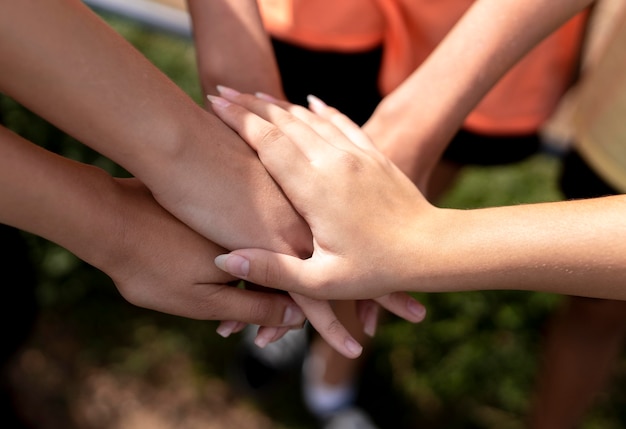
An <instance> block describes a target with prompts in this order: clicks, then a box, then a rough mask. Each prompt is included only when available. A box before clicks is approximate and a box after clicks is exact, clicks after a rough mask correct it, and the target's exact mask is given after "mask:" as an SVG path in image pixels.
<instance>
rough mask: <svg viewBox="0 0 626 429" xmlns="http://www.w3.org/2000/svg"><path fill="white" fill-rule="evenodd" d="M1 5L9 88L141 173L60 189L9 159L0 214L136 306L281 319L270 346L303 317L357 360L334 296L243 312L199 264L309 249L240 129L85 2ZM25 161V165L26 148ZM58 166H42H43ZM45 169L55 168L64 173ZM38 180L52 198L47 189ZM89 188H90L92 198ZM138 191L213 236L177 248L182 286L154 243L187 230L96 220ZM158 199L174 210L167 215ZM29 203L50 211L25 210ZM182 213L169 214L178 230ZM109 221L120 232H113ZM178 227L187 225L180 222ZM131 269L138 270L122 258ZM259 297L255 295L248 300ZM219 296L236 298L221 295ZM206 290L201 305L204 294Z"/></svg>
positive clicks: (267, 299)
mask: <svg viewBox="0 0 626 429" xmlns="http://www.w3.org/2000/svg"><path fill="white" fill-rule="evenodd" d="M0 8H2V10H3V13H2V14H1V16H0V57H2V58H3V59H4V61H3V66H2V67H1V68H0V91H2V92H3V93H4V94H6V95H7V96H10V97H12V98H13V99H15V100H16V101H17V102H19V103H21V104H22V105H24V106H25V107H27V108H28V109H30V110H31V111H33V112H35V113H36V114H38V115H40V116H41V117H43V118H45V119H46V120H48V121H49V122H50V123H52V124H54V125H56V126H57V127H59V128H60V129H62V130H64V131H65V132H67V133H68V134H70V135H72V136H73V137H75V138H76V139H77V140H79V141H81V142H83V143H84V144H85V145H87V146H89V147H91V148H92V149H94V150H96V151H97V152H99V153H100V154H102V155H104V156H106V157H108V158H110V159H111V160H113V161H115V162H116V163H118V164H119V165H121V166H122V167H124V168H125V169H126V170H127V171H129V172H130V173H131V174H132V175H133V176H134V177H135V181H132V182H124V181H119V180H113V179H109V180H104V179H102V176H101V174H93V177H100V180H87V178H86V180H85V182H84V184H83V187H81V186H80V185H81V184H80V183H72V185H74V186H70V187H68V188H64V187H63V186H62V185H63V184H67V182H69V181H70V180H69V179H65V180H64V181H63V182H58V183H56V184H57V186H52V184H50V187H46V186H43V187H42V186H41V185H42V183H43V182H45V179H43V178H41V179H40V181H35V180H28V181H24V180H21V179H20V178H23V177H24V176H23V175H17V173H16V172H15V171H14V169H13V168H9V167H14V166H13V165H8V166H7V169H6V170H3V171H2V172H1V173H0V175H1V176H2V179H1V180H2V181H3V182H5V183H6V184H7V186H5V187H3V188H2V189H3V190H2V196H1V197H0V198H3V199H6V201H7V204H3V205H2V218H3V221H4V222H6V223H7V224H9V225H13V226H16V227H19V228H22V229H24V230H26V231H30V232H33V233H36V234H40V235H41V236H43V237H45V238H48V239H50V240H52V241H55V242H57V243H59V244H61V245H63V246H67V247H68V249H70V250H71V251H73V252H74V253H75V254H76V255H78V256H79V257H82V258H85V260H87V261H88V262H90V263H93V264H94V265H95V266H97V267H101V269H103V271H104V272H106V273H107V274H109V275H110V276H111V278H112V279H113V280H114V281H115V282H116V285H117V286H118V288H119V289H120V292H121V293H122V295H123V296H124V297H126V298H127V299H129V300H130V301H131V302H134V303H137V304H138V305H145V306H147V307H149V308H154V309H158V310H159V311H164V312H170V313H173V314H180V315H185V316H189V317H201V318H206V319H215V318H216V317H217V316H219V317H217V320H229V321H230V322H228V323H227V324H226V325H222V326H220V327H219V328H218V331H219V332H220V333H221V334H222V335H225V336H227V335H228V334H230V333H231V332H236V331H237V330H240V329H241V328H242V327H243V326H245V323H248V322H250V321H251V320H255V321H256V322H257V323H259V324H261V325H269V326H274V327H276V326H281V327H282V330H280V331H277V332H274V333H273V335H271V336H270V335H266V336H265V337H262V338H263V339H262V341H261V342H266V341H272V340H275V339H277V338H279V337H280V335H281V333H284V332H285V331H286V329H288V328H290V327H294V326H295V327H298V326H301V325H302V321H303V317H302V313H304V315H305V316H306V317H307V318H308V319H309V320H310V321H311V323H312V325H313V326H314V327H316V329H318V330H319V331H320V332H321V333H322V335H323V336H324V337H325V338H326V339H327V341H329V343H330V344H333V346H334V347H336V348H337V349H338V350H339V351H340V352H341V353H343V354H345V355H346V356H349V357H355V356H358V355H359V354H360V351H361V346H360V345H359V344H358V343H357V342H356V341H355V340H354V338H353V337H352V336H351V335H350V334H349V333H348V331H347V330H346V329H345V327H344V326H343V325H342V324H341V323H340V322H338V320H337V318H336V316H335V314H334V312H333V309H332V306H331V303H330V302H327V301H317V300H314V299H311V298H309V297H305V296H300V295H297V294H291V296H290V297H291V299H289V297H287V296H285V295H282V294H277V293H275V292H273V291H272V292H270V291H267V290H266V291H265V295H263V299H262V300H260V301H259V304H257V306H256V307H255V306H254V305H252V304H251V303H250V301H247V302H248V304H247V305H244V306H243V308H239V300H238V295H243V293H242V292H239V291H237V290H236V289H235V288H232V287H228V288H226V285H225V283H224V282H226V281H228V280H229V278H228V277H224V274H223V273H222V272H221V271H220V270H218V269H216V267H214V266H212V265H211V264H210V263H207V267H205V268H203V269H201V270H200V269H199V266H198V261H199V260H204V258H206V257H208V258H209V259H210V258H211V257H212V256H213V255H214V254H215V253H216V252H217V249H220V248H222V247H223V248H226V249H232V248H236V247H241V246H250V245H253V246H260V247H263V248H266V249H272V250H275V251H280V252H286V253H288V254H292V255H294V256H296V255H298V256H306V255H308V254H310V252H311V249H312V247H311V246H312V244H311V243H312V241H311V232H310V229H309V228H308V226H307V225H306V223H305V222H304V221H303V219H302V218H301V216H299V215H298V213H297V212H296V211H295V210H294V208H293V207H292V205H291V204H290V202H289V201H288V200H287V199H286V198H285V196H284V194H283V193H282V192H281V190H280V189H279V187H278V186H277V185H276V183H275V182H274V181H273V180H272V179H271V177H270V176H269V175H268V174H267V171H266V170H265V168H264V167H263V166H262V165H261V164H260V163H259V160H258V158H257V156H256V155H255V153H254V151H252V150H251V149H250V148H249V147H248V146H247V145H246V144H245V142H243V141H242V140H241V138H240V137H239V136H238V135H237V134H236V133H235V132H233V131H232V130H231V129H230V128H228V127H227V126H226V125H225V124H223V123H222V122H221V121H220V120H219V119H218V118H216V117H215V116H214V115H213V114H211V113H209V112H207V111H206V110H204V109H202V108H201V106H198V105H196V104H195V103H194V102H193V100H192V99H191V98H189V96H188V95H187V94H185V93H184V92H183V91H182V90H180V89H179V88H178V87H176V85H175V84H174V83H173V82H172V81H170V80H169V79H168V78H167V77H166V76H165V75H164V74H163V73H161V72H160V71H159V70H158V69H156V68H155V67H154V66H153V65H152V64H151V63H150V62H149V61H148V60H147V59H146V58H145V57H143V56H142V55H141V54H140V53H139V52H138V51H136V50H135V49H134V48H133V47H132V46H131V45H130V44H128V43H127V42H126V41H125V40H124V39H123V38H122V37H121V36H119V35H118V34H117V33H116V32H114V31H113V30H112V29H111V28H110V27H109V26H108V25H106V23H104V21H102V20H101V19H100V18H99V17H98V16H97V15H96V14H94V13H93V12H92V11H91V10H90V9H89V8H88V7H87V6H85V5H84V4H83V2H81V1H79V0H59V1H55V2H41V1H36V0H24V1H20V2H13V1H10V0H2V1H0ZM41 17H45V19H42V18H41ZM3 135H4V136H5V137H4V138H3V144H6V145H7V147H6V148H3V150H4V149H7V150H9V146H8V145H9V144H10V143H8V142H10V141H12V140H13V139H14V137H13V136H11V135H9V134H5V133H3ZM20 159H21V160H22V161H24V162H28V161H29V160H30V158H29V157H27V156H25V157H23V158H20ZM57 162H58V161H56V160H55V161H54V162H53V161H46V162H44V163H42V165H46V166H47V164H48V163H50V164H51V165H52V164H55V165H56V163H57ZM20 165H22V164H20ZM20 168H21V167H20ZM24 168H26V167H24ZM42 171H45V172H49V171H56V167H54V168H53V167H52V166H50V167H49V168H44V169H43V170H42ZM71 171H74V169H71ZM82 171H86V170H80V173H79V170H78V169H76V172H77V175H76V177H75V179H74V180H76V181H77V182H78V181H80V180H81V179H82V177H83V174H84V173H82ZM91 171H93V170H91ZM87 176H88V177H92V174H87ZM32 177H38V176H37V175H35V174H33V175H32ZM107 182H108V185H107V186H104V185H106V184H107ZM113 184H115V185H116V186H113ZM38 186H39V187H41V189H42V190H43V189H47V190H48V191H49V193H47V194H43V193H42V192H41V191H40V190H38ZM76 187H78V189H77V188H76ZM68 189H73V190H75V194H71V195H67V194H68ZM89 191H91V192H92V193H94V194H95V195H93V196H91V195H89ZM42 195H43V196H42ZM131 195H136V198H137V200H138V201H137V203H136V205H134V206H133V205H132V204H130V205H129V206H128V207H135V208H137V209H138V210H146V211H147V212H146V213H149V212H151V211H152V212H153V213H154V215H155V216H157V215H158V216H160V217H161V218H162V221H163V222H165V219H166V218H167V216H173V217H174V218H175V219H177V221H178V222H182V224H183V225H184V226H185V228H189V229H190V230H191V231H195V233H197V234H199V235H200V236H202V237H204V238H205V239H208V240H209V241H208V242H206V243H204V244H203V246H204V247H202V246H199V245H198V246H197V247H195V248H194V249H189V250H187V251H186V252H183V253H181V254H182V255H186V254H189V253H194V255H195V256H194V258H193V261H190V262H188V265H187V264H185V265H183V266H181V267H177V268H176V269H183V267H188V269H189V270H190V271H189V272H188V273H186V275H185V276H182V277H181V280H180V281H176V278H174V277H173V276H172V274H173V273H174V271H169V270H164V268H165V267H167V266H168V264H165V263H164V264H157V263H156V262H157V261H158V260H159V258H163V259H166V258H165V257H166V256H168V255H170V256H172V254H171V253H170V252H165V253H161V254H157V253H156V250H157V248H161V249H163V248H165V247H167V246H166V242H165V241H167V242H169V243H170V244H169V245H170V246H172V248H173V249H179V248H180V247H181V243H182V242H177V241H178V240H180V238H179V236H177V235H176V234H173V233H172V234H167V235H165V234H163V237H161V238H160V239H162V240H163V242H162V243H160V245H159V247H151V245H153V244H155V243H153V242H152V241H151V240H157V239H156V238H153V237H154V236H157V235H160V234H161V233H162V231H161V229H160V228H161V225H160V222H157V221H156V218H155V221H154V222H152V223H148V222H146V225H145V226H144V225H142V227H143V228H140V229H139V230H138V231H143V234H141V235H139V234H138V235H137V237H136V238H135V239H132V240H131V238H132V236H130V235H129V231H131V230H132V228H134V227H136V225H135V224H136V223H137V222H139V221H141V220H142V218H139V219H138V218H137V217H138V216H140V213H142V212H141V211H139V212H136V213H134V216H132V215H129V213H128V212H127V211H117V210H115V211H114V210H112V211H111V212H110V213H109V214H110V219H104V218H102V217H100V216H96V214H97V207H98V206H99V204H101V201H102V200H111V201H116V199H117V198H120V197H121V196H125V198H126V199H130V196H131ZM96 197H98V198H96ZM67 199H71V201H66V200H67ZM118 201H119V200H118ZM9 202H11V203H14V204H9ZM155 204H158V205H159V206H160V207H162V208H163V209H164V210H166V211H167V213H169V214H167V216H166V212H163V211H161V212H159V211H158V210H157V208H156V207H154V205H155ZM75 207H80V208H82V209H84V210H86V211H87V212H88V215H86V216H81V217H78V216H77V214H78V213H80V212H76V213H73V212H71V210H70V209H72V208H75ZM26 208H30V209H31V210H34V211H35V212H37V213H39V214H41V216H34V215H33V214H32V213H27V212H25V210H26ZM35 208H36V209H35ZM118 208H119V207H118ZM159 210H161V209H159ZM49 214H54V215H55V218H56V219H57V224H56V229H54V230H52V229H50V228H48V227H46V226H45V225H44V224H45V223H46V222H47V216H48V215H49ZM225 214H226V215H225ZM146 216H147V215H146ZM174 218H167V220H168V222H170V225H171V227H172V228H173V229H175V228H174V224H175V222H174ZM101 222H102V224H101ZM107 222H109V223H113V224H114V225H113V226H114V227H115V228H114V229H111V226H108V225H107ZM95 228H102V229H103V231H107V230H112V231H120V232H118V233H117V234H112V235H111V236H110V237H114V238H117V239H118V240H122V241H121V242H120V243H118V246H125V248H126V251H127V252H129V254H130V255H133V256H134V259H131V258H128V259H118V258H116V257H115V255H114V254H115V253H117V252H118V251H119V250H118V249H117V248H116V247H114V246H112V245H111V243H110V240H108V241H106V242H105V243H103V244H102V245H94V243H100V242H98V241H94V240H93V239H92V238H91V236H89V235H87V234H86V233H85V231H87V230H90V229H95ZM176 228H180V229H184V228H183V227H182V226H181V225H177V226H176ZM122 232H123V233H122ZM186 234H187V235H190V232H189V231H186ZM143 237H151V238H150V240H148V239H146V238H143ZM196 240H197V239H196ZM157 241H158V240H157ZM133 246H135V248H133ZM200 254H201V256H200ZM190 256H191V255H190ZM141 258H145V261H146V262H145V267H146V269H147V268H151V269H152V271H151V272H145V273H137V272H135V271H134V266H135V260H138V259H139V260H141ZM179 258H180V257H178V258H176V257H173V258H172V259H171V260H172V261H176V260H178V259H179ZM91 261H93V262H91ZM163 262H165V261H163ZM192 262H193V263H192ZM129 263H130V264H132V265H133V267H129V266H121V265H124V264H129ZM157 278H162V280H161V281H162V282H161V286H160V288H159V292H158V293H155V295H154V296H153V297H150V294H151V293H152V292H153V291H152V289H151V288H152V284H153V281H150V280H149V279H153V280H154V279H157ZM181 282H183V283H184V284H204V285H206V286H207V287H205V288H203V289H206V290H203V291H202V292H199V291H196V292H193V293H190V291H189V290H187V289H186V288H181V287H180V284H181ZM225 291H228V293H225ZM260 294H261V292H254V293H253V294H250V295H249V297H250V299H252V298H254V297H259V296H261V295H260ZM222 295H229V296H230V298H229V299H225V300H223V301H222V300H220V299H219V298H220V296H222ZM402 296H403V297H404V298H403V299H398V300H396V301H394V302H399V303H400V305H401V306H400V307H399V308H398V309H397V311H398V312H399V313H401V314H409V315H410V313H409V311H408V310H407V307H406V302H407V301H408V300H410V299H411V298H410V297H409V296H408V295H406V294H403V295H402ZM202 298H204V299H203V300H202V302H203V304H204V305H202V304H199V303H198V301H196V299H202ZM207 300H208V301H207ZM294 302H295V303H296V304H297V305H298V306H299V307H300V308H301V310H302V311H301V312H298V311H295V313H294V312H292V311H291V310H290V312H289V314H288V312H287V311H286V309H288V308H289V309H294ZM198 307H201V308H200V309H199V308H198ZM290 314H291V315H290ZM293 314H296V316H293ZM229 315H230V316H229ZM412 320H415V318H413V319H412Z"/></svg>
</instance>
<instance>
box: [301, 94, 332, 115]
mask: <svg viewBox="0 0 626 429" xmlns="http://www.w3.org/2000/svg"><path fill="white" fill-rule="evenodd" d="M306 101H307V102H308V103H309V109H311V111H313V112H315V113H318V112H320V111H321V110H323V109H324V108H326V107H328V106H327V105H326V103H324V102H323V101H322V100H320V99H319V98H317V97H316V96H314V95H312V94H309V95H307V96H306Z"/></svg>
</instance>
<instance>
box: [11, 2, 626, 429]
mask: <svg viewBox="0 0 626 429" xmlns="http://www.w3.org/2000/svg"><path fill="white" fill-rule="evenodd" d="M87 3H90V2H87ZM105 3H106V2H98V1H94V2H93V3H92V4H91V5H92V6H93V7H94V9H95V10H96V11H97V12H98V13H99V14H101V16H102V17H103V18H104V19H105V20H106V21H108V22H109V23H110V24H111V25H112V26H113V27H114V29H115V30H116V31H118V32H119V33H120V34H121V35H123V36H124V37H125V38H126V39H127V40H129V41H130V42H131V43H132V44H133V45H134V46H136V47H137V49H139V50H140V51H141V52H142V53H144V54H145V55H146V56H147V57H148V58H149V59H150V60H151V61H152V62H153V63H154V64H155V65H156V66H157V67H158V68H159V69H161V70H162V71H163V72H164V73H165V74H167V75H168V76H169V77H170V78H171V79H172V80H174V81H175V82H176V83H177V84H178V85H179V86H180V87H181V88H183V90H185V91H186V92H187V93H188V94H189V96H190V97H192V98H193V99H194V100H195V101H196V102H198V103H199V104H201V99H202V94H201V91H200V87H199V83H198V78H197V73H196V65H195V56H194V49H193V44H192V42H191V39H190V37H189V34H188V33H187V32H186V30H185V28H186V27H185V17H184V16H181V15H177V13H178V12H177V13H175V14H174V15H176V16H177V18H175V19H174V20H173V21H171V20H167V22H164V21H159V19H160V18H159V16H160V15H158V13H157V15H152V17H151V18H150V19H148V20H144V18H145V17H146V15H142V14H141V13H139V14H133V13H129V14H126V16H124V14H121V13H120V12H121V10H120V9H114V8H109V9H107V8H106V7H104V6H105ZM115 3H118V4H119V3H120V2H111V4H115ZM121 3H124V2H121ZM127 3H129V4H130V3H134V2H127ZM165 3H168V2H165ZM169 3H172V4H174V3H180V2H176V1H174V2H169ZM181 19H182V20H181ZM155 20H156V21H155ZM170 25H171V26H170ZM0 103H1V104H0V109H1V112H2V115H3V117H4V121H5V124H6V125H7V126H8V127H9V128H11V129H13V130H14V131H16V132H18V133H19V134H21V135H23V136H25V137H27V138H28V139H30V140H31V141H33V142H35V143H37V144H40V145H42V146H44V147H46V148H48V149H50V150H52V151H55V152H57V153H60V154H63V155H65V156H68V157H71V158H74V159H77V160H80V161H83V162H86V163H92V164H95V165H98V166H100V167H102V168H104V169H106V170H108V171H110V172H111V173H112V174H114V175H118V176H123V175H126V172H125V171H124V170H123V169H121V168H120V167H119V166H117V165H115V164H114V163H112V162H111V161H110V160H108V159H106V158H103V157H101V156H99V155H98V154H96V153H94V152H93V151H91V150H90V149H88V148H86V147H85V146H83V145H82V144H80V143H79V142H76V141H74V140H73V139H72V138H70V137H68V136H66V135H65V134H63V133H62V132H61V131H59V130H58V129H56V128H54V127H53V126H51V125H50V124H48V123H46V122H45V121H43V120H41V119H40V118H38V117H37V116H35V115H33V114H31V113H30V112H29V111H27V110H26V109H24V108H23V107H21V106H20V105H18V104H16V103H15V102H13V101H12V100H11V99H8V98H6V97H2V98H0ZM558 154H559V151H558V148H554V147H553V148H552V149H551V150H547V151H546V152H545V153H544V154H541V155H538V156H535V157H533V158H532V159H530V160H528V161H527V162H523V163H520V164H516V165H513V166H508V167H490V168H467V169H466V170H465V171H464V173H463V176H462V179H461V181H460V182H459V183H458V185H457V186H456V187H455V188H454V189H453V190H452V191H451V192H450V193H449V194H448V195H447V197H446V199H445V201H444V205H446V206H449V207H457V208H476V207H484V206H492V205H508V204H519V203H532V202H540V201H554V200H558V199H560V198H561V195H560V194H559V192H558V190H557V187H556V177H557V175H558V171H559V158H558ZM25 236H26V238H27V240H28V244H29V249H28V251H29V252H30V253H31V255H32V258H33V260H34V261H35V265H36V267H37V269H38V272H37V275H38V284H37V287H36V289H35V291H34V294H35V296H34V298H35V301H33V302H36V305H37V308H36V310H37V319H36V321H35V324H34V325H33V326H32V330H31V331H30V332H29V337H28V339H27V341H26V342H25V343H24V344H23V347H22V349H21V350H20V352H19V353H18V354H17V355H16V356H15V359H14V361H13V362H11V365H10V373H9V384H10V387H11V392H10V393H11V397H10V398H9V400H12V401H14V402H13V405H12V406H13V407H14V408H15V409H16V410H18V411H19V413H20V414H21V415H22V416H23V417H24V420H25V422H26V423H27V424H28V425H29V427H32V428H41V429H57V428H63V429H104V428H107V429H131V428H132V429H135V428H137V429H139V428H141V429H146V428H149V429H161V428H163V429H173V428H177V429H195V428H216V429H218V428H228V429H232V428H247V429H255V428H258V429H266V428H267V429H270V428H272V429H273V428H276V429H280V428H294V429H313V428H315V427H316V425H315V421H314V420H313V418H312V417H311V416H310V415H309V414H308V413H307V411H306V410H305V408H304V406H303V404H302V403H301V400H300V390H299V389H300V387H299V377H300V374H299V372H294V373H293V374H286V375H284V376H282V378H281V379H280V380H277V382H276V383H273V385H272V386H271V388H268V389H265V390H262V391H256V392H255V391H250V390H245V389H242V388H241V386H238V385H237V383H236V382H235V380H236V377H234V376H233V374H234V372H235V370H236V368H235V364H236V359H235V356H236V353H237V347H238V345H239V343H240V340H241V337H240V335H234V336H232V337H231V338H229V339H223V338H221V337H220V336H218V335H217V334H216V333H215V328H216V327H217V323H216V322H202V321H193V320H186V319H183V318H179V317H174V316H168V315H165V314H161V313H157V312H153V311H149V310H144V309H141V308H137V307H135V306H132V305H130V304H128V303H127V302H126V301H125V300H124V299H123V298H122V297H121V296H120V295H119V293H118V292H117V290H116V289H115V287H114V285H113V283H112V282H111V280H110V279H109V278H108V277H107V276H105V275H104V274H103V273H101V272H100V271H98V270H96V269H94V268H93V267H91V266H89V265H86V264H85V263H82V262H81V261H79V260H78V259H77V258H75V257H74V256H73V255H72V254H70V253H68V252H67V251H65V250H64V249H61V248H59V247H58V246H56V245H54V244H52V243H49V242H47V241H45V240H42V239H39V238H37V237H33V236H30V235H27V234H25ZM8 256H10V255H3V258H7V257H8ZM23 295H27V294H23ZM416 296H417V297H418V299H420V300H421V301H422V302H423V303H424V304H425V305H426V306H427V308H428V316H427V318H426V320H425V321H424V322H423V323H421V324H419V325H417V326H413V325H410V324H408V323H405V322H403V321H401V320H399V319H397V318H395V317H393V316H389V317H388V318H387V319H386V321H385V323H384V324H383V325H382V326H381V328H380V330H379V332H378V334H377V336H376V338H375V341H374V352H373V353H371V355H370V358H369V359H368V361H367V363H366V365H367V368H366V370H365V371H364V372H363V374H364V375H365V378H364V379H363V381H362V398H360V402H361V403H362V404H363V406H364V407H365V408H367V409H368V411H369V412H370V413H371V414H372V416H373V417H374V418H375V419H376V421H377V423H378V424H379V425H380V426H381V427H383V428H400V429H402V428H417V427H420V428H429V429H440V428H445V429H455V428H463V429H467V428H476V429H479V428H480V429H491V428H494V429H495V428H498V429H507V428H511V429H517V428H520V429H521V428H523V423H524V415H525V412H526V410H527V408H528V406H529V402H530V399H531V398H530V395H531V390H532V387H533V385H534V382H535V379H534V374H535V369H536V366H537V364H538V359H540V355H539V351H540V345H541V341H542V329H543V327H544V324H545V322H546V320H547V318H548V317H549V316H550V314H551V312H552V311H553V310H554V309H555V308H556V307H557V306H558V304H559V302H560V299H561V298H560V297H559V296H556V295H551V294H540V293H527V292H501V291H492V292H471V293H454V294H430V295H426V294H417V295H416ZM29 299H30V298H29V297H28V296H20V297H17V298H13V297H11V296H9V294H7V295H6V296H5V298H4V299H3V301H4V306H5V309H4V312H3V318H4V319H3V323H4V324H5V329H6V330H7V331H11V332H14V333H18V332H19V331H20V330H23V329H24V330H25V329H26V328H28V326H29V325H27V324H25V325H23V324H21V323H20V320H19V318H20V317H21V316H23V317H24V318H25V319H27V316H28V314H29V311H30V310H35V309H33V308H32V307H28V303H29V302H31V301H29ZM20 300H23V301H24V302H25V303H26V305H27V307H25V308H29V309H30V310H22V308H23V306H21V302H20ZM9 312H12V315H11V316H10V315H9ZM15 312H18V313H19V314H18V317H17V319H16V316H15ZM9 316H10V317H9ZM625 380H626V361H625V360H623V359H622V360H621V363H620V365H619V367H618V370H617V373H616V375H615V377H614V378H613V381H612V384H611V385H610V386H609V387H608V388H607V390H606V391H605V392H604V393H603V394H602V396H601V397H600V398H599V400H598V402H597V405H596V406H595V407H594V409H593V410H592V412H591V413H590V414H589V415H588V417H587V419H586V422H585V424H584V426H583V428H585V429H617V428H622V427H625V426H624V424H623V423H622V422H626V407H624V404H625V400H626V387H624V383H623V382H624V381H625Z"/></svg>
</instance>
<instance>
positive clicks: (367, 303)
mask: <svg viewBox="0 0 626 429" xmlns="http://www.w3.org/2000/svg"><path fill="white" fill-rule="evenodd" d="M356 313H357V317H358V318H359V320H360V321H361V324H362V325H363V332H364V333H365V334H366V335H368V336H370V337H373V336H374V335H376V329H377V328H378V317H379V314H380V305H379V304H378V303H377V302H376V301H373V300H371V299H364V300H360V301H357V302H356Z"/></svg>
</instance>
